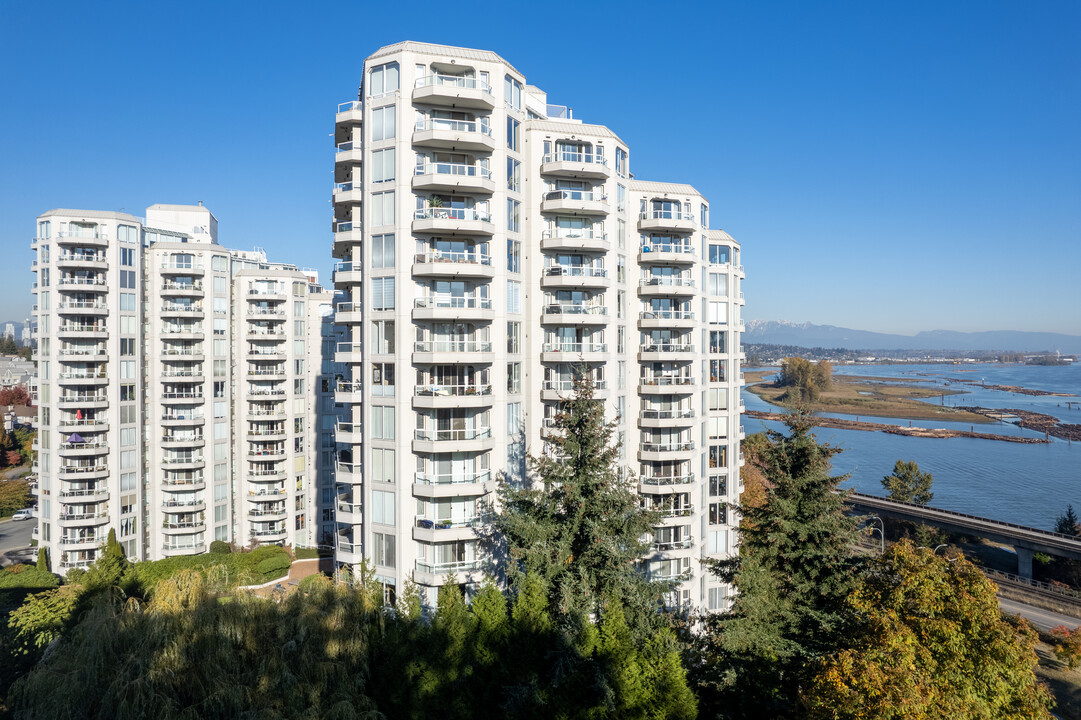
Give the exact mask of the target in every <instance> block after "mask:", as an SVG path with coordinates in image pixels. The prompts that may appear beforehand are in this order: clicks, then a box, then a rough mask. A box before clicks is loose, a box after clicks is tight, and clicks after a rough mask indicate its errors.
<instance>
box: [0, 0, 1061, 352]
mask: <svg viewBox="0 0 1081 720" xmlns="http://www.w3.org/2000/svg"><path fill="white" fill-rule="evenodd" d="M376 6H378V7H376ZM1079 37H1081V3H1078V2H1075V1H1072V0H1071V1H1068V2H1066V1H1064V2H1039V3H1021V2H1016V1H1013V0H1011V1H1009V2H995V1H990V0H981V1H979V2H976V1H972V2H946V3H943V2H889V3H887V2H866V1H865V0H859V1H853V2H828V3H827V2H819V3H807V2H768V1H767V2H753V3H752V2H716V3H714V2H709V3H701V4H694V3H684V4H677V3H635V2H624V3H604V2H594V3H582V2H575V3H562V2H545V3H530V4H526V3H513V4H511V3H488V4H474V3H460V4H448V3H440V4H435V3H424V2H408V3H356V2H346V1H344V0H343V1H340V2H335V3H329V2H314V1H307V2H289V3H285V2H270V1H264V2H227V1H225V0H217V1H214V2H201V1H200V2H185V3H170V2H119V1H109V0H102V1H100V2H93V3H87V2H82V1H80V2H51V1H49V0H2V1H0V247H3V248H4V257H5V259H6V261H7V264H8V271H7V273H6V276H5V281H4V282H3V283H0V320H6V319H21V318H22V317H24V316H25V315H26V313H27V312H28V310H29V307H30V305H31V303H32V302H33V301H32V298H31V296H30V294H29V286H30V283H31V281H32V276H31V275H30V273H29V264H30V260H31V259H32V255H31V252H30V249H29V241H30V238H31V236H32V234H33V228H34V218H35V217H36V216H37V215H38V214H39V213H41V212H43V211H45V210H48V209H50V208H54V207H76V208H93V209H113V210H118V209H121V208H123V209H124V210H125V211H127V212H132V213H133V214H136V215H141V214H142V213H143V211H144V210H145V208H146V207H147V206H148V205H150V204H152V203H155V202H171V203H195V202H196V201H198V200H202V201H204V202H205V203H206V205H207V206H208V207H210V208H211V210H213V212H214V213H215V214H216V215H217V216H218V219H219V221H220V239H221V241H222V242H223V244H225V245H227V246H229V247H236V248H241V249H246V248H251V247H253V246H261V247H264V248H266V249H267V251H268V252H269V253H270V255H271V257H272V258H273V259H277V260H282V261H286V262H293V263H296V264H298V265H303V266H310V267H315V268H317V269H319V270H320V271H321V273H322V275H323V277H324V278H325V279H326V280H328V281H329V268H330V265H331V258H330V241H331V236H330V232H329V226H330V217H331V212H330V203H329V198H330V190H331V183H332V175H331V170H332V166H333V154H332V146H331V138H330V137H329V134H330V133H331V131H332V129H333V113H334V109H335V106H336V104H337V103H338V102H340V101H344V100H349V99H352V98H353V97H354V94H355V92H356V87H357V85H358V84H359V82H360V74H361V64H362V61H363V58H364V57H366V56H367V55H369V54H370V53H372V52H373V51H374V50H375V49H377V48H378V47H380V46H382V45H386V44H390V43H393V42H397V41H399V40H405V39H412V40H422V41H427V42H438V43H446V44H452V45H464V46H470V47H479V48H485V49H491V50H494V51H496V52H498V53H500V54H501V55H503V57H505V58H506V59H507V60H508V61H509V62H511V63H512V64H513V65H515V66H516V67H517V68H518V69H519V70H521V71H522V72H523V73H525V75H526V78H527V79H528V80H529V81H530V82H531V83H533V84H536V85H538V86H540V87H542V88H544V89H545V90H546V91H547V92H548V93H549V100H550V102H554V103H560V104H566V105H570V106H572V107H573V108H574V110H575V116H576V117H579V118H581V119H583V120H585V121H586V122H597V123H601V124H605V125H608V126H610V127H611V128H612V129H613V130H615V131H616V132H617V133H618V134H619V135H620V136H621V137H622V138H623V139H624V140H625V141H627V142H628V143H629V145H630V147H631V169H632V171H633V172H634V173H635V175H636V176H637V177H639V178H641V179H652V180H668V181H677V182H688V183H691V184H693V185H695V186H696V187H697V188H698V189H699V190H700V191H702V192H703V193H704V194H705V195H706V196H707V197H708V198H710V200H711V205H712V219H713V223H714V226H719V227H723V228H724V229H726V230H727V231H729V232H730V233H731V234H732V235H733V236H734V237H735V238H736V239H737V240H739V241H740V242H742V243H743V248H744V250H743V264H744V265H745V266H746V269H747V280H746V283H745V285H744V290H745V293H746V297H747V307H746V312H745V317H746V318H747V319H770V320H776V319H786V320H792V321H811V322H815V323H823V324H832V325H841V326H846V327H854V328H861V329H868V330H878V331H883V332H900V333H914V332H916V331H919V330H931V329H951V330H965V331H976V330H993V329H1027V330H1043V331H1057V332H1066V333H1072V334H1081V130H1079V129H1081V43H1079V42H1078V38H1079Z"/></svg>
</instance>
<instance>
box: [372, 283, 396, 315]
mask: <svg viewBox="0 0 1081 720" xmlns="http://www.w3.org/2000/svg"><path fill="white" fill-rule="evenodd" d="M393 309H394V278H392V277H387V278H374V279H373V280H372V310H393Z"/></svg>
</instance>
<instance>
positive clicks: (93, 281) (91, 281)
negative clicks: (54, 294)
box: [56, 276, 105, 285]
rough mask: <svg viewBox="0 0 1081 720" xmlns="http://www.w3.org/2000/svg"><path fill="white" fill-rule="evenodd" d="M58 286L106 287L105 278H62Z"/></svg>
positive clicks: (58, 281)
mask: <svg viewBox="0 0 1081 720" xmlns="http://www.w3.org/2000/svg"><path fill="white" fill-rule="evenodd" d="M56 284H57V285H104V284H105V278H103V277H96V276H95V277H70V276H64V277H61V278H60V279H59V280H57V282H56Z"/></svg>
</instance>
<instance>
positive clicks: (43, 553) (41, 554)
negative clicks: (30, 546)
mask: <svg viewBox="0 0 1081 720" xmlns="http://www.w3.org/2000/svg"><path fill="white" fill-rule="evenodd" d="M37 568H38V570H42V571H44V572H49V551H48V550H47V549H46V548H45V546H44V545H42V546H41V547H39V548H38V564H37Z"/></svg>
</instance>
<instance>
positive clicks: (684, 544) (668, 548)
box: [653, 535, 694, 552]
mask: <svg viewBox="0 0 1081 720" xmlns="http://www.w3.org/2000/svg"><path fill="white" fill-rule="evenodd" d="M693 547H694V537H693V536H691V535H688V536H687V537H684V538H680V539H679V540H665V541H660V540H657V541H654V543H653V550H654V551H655V552H672V551H674V550H690V549H692V548H693Z"/></svg>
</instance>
